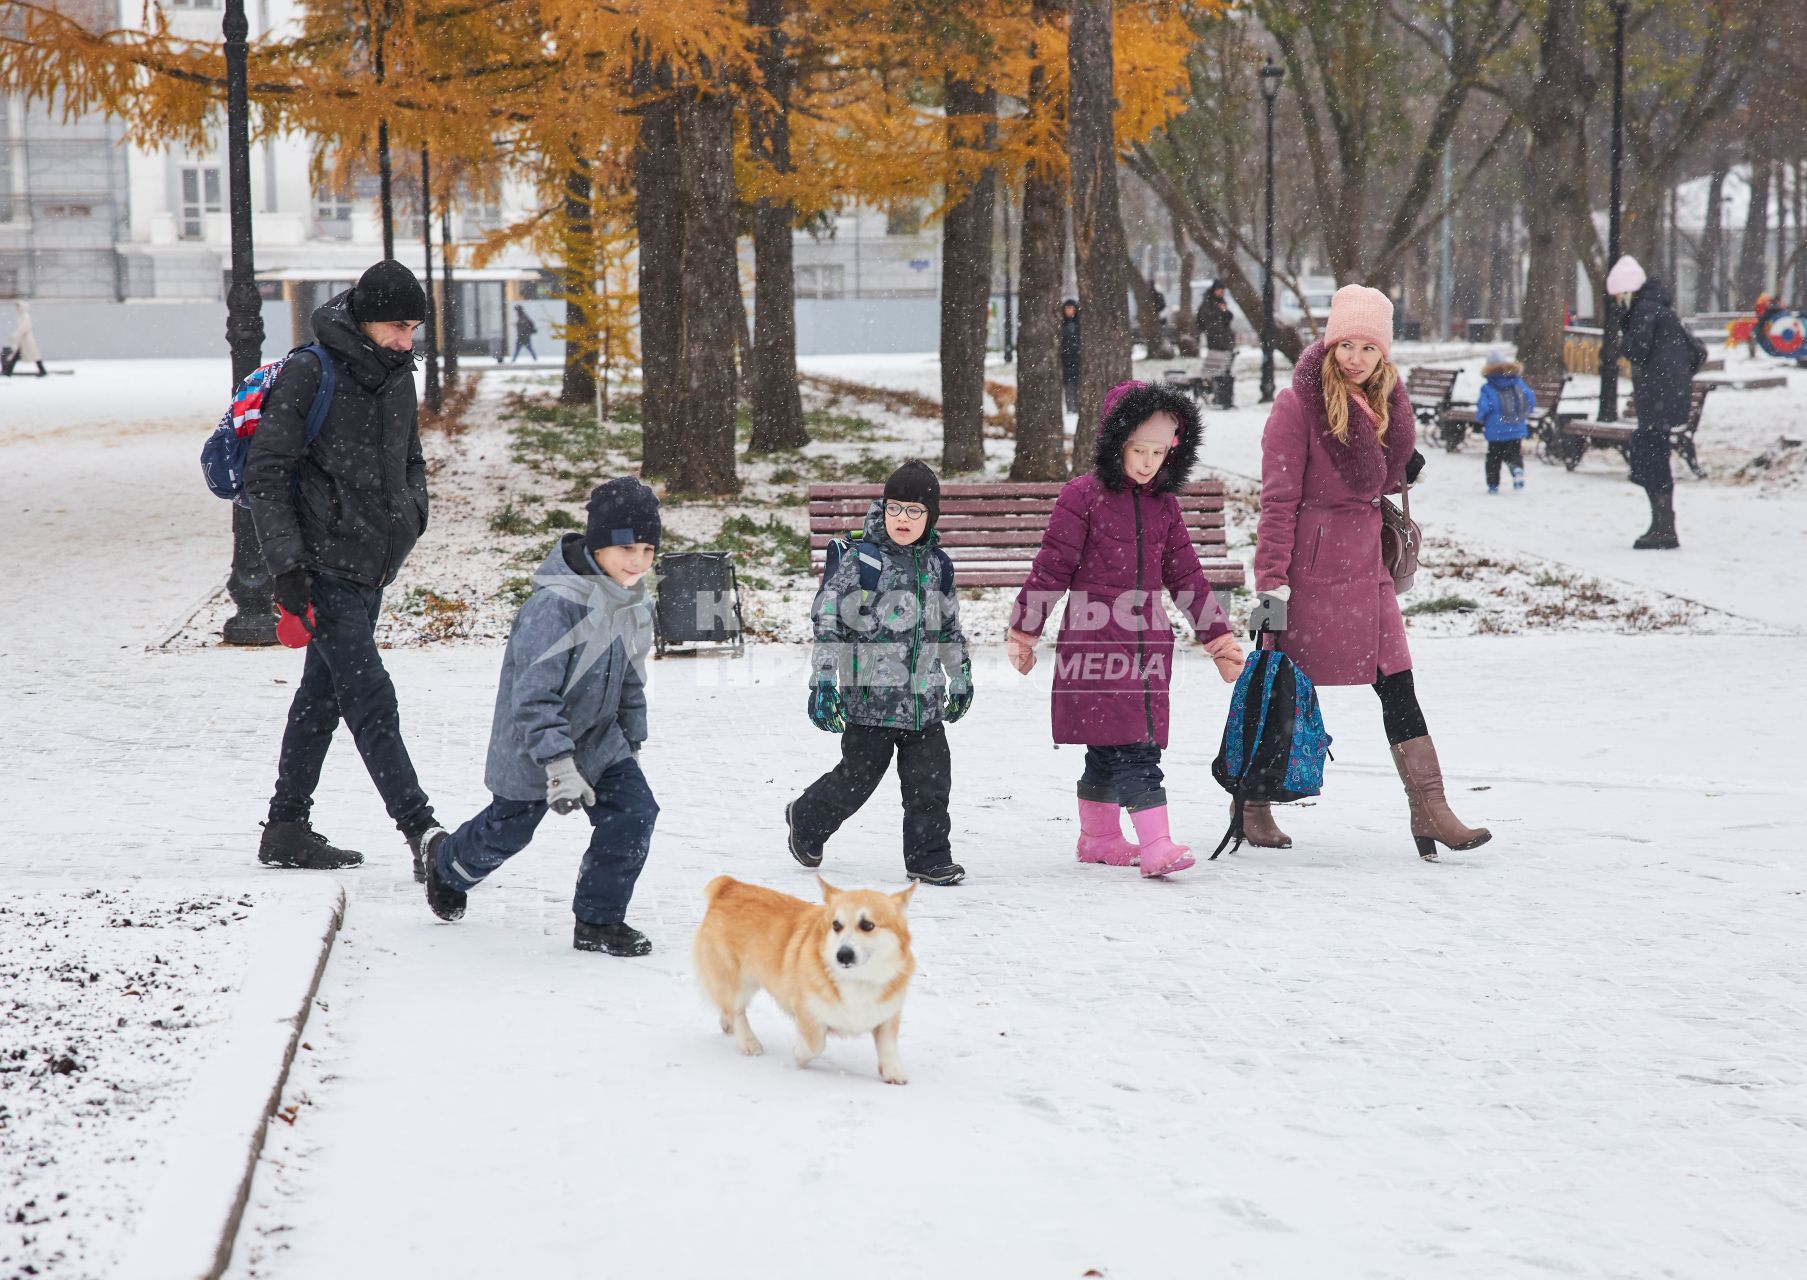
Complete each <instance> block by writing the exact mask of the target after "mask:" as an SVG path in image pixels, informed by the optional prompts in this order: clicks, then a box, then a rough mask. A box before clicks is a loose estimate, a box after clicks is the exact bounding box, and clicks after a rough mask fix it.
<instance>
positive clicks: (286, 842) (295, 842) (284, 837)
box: [257, 822, 364, 871]
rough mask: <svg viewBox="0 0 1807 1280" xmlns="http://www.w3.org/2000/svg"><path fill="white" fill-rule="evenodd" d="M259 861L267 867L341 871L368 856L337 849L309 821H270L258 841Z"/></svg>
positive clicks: (265, 825)
mask: <svg viewBox="0 0 1807 1280" xmlns="http://www.w3.org/2000/svg"><path fill="white" fill-rule="evenodd" d="M257 860H258V861H259V862H261V863H263V864H264V865H265V866H266V867H289V868H294V869H298V870H303V871H337V870H339V869H340V868H342V867H355V866H359V865H361V864H362V863H363V861H364V855H363V854H361V853H357V852H355V851H354V850H351V849H338V848H334V847H333V846H332V845H330V844H328V843H327V842H326V837H325V836H323V835H321V834H320V833H319V832H318V831H315V830H314V829H313V827H311V826H310V825H308V824H307V823H305V822H266V823H264V834H263V839H262V840H260V841H258V844H257Z"/></svg>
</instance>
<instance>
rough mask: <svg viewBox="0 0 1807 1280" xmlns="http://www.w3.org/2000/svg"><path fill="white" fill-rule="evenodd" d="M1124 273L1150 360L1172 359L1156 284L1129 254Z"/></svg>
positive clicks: (1139, 329) (1137, 326)
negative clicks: (1156, 298)
mask: <svg viewBox="0 0 1807 1280" xmlns="http://www.w3.org/2000/svg"><path fill="white" fill-rule="evenodd" d="M1123 271H1124V274H1126V275H1127V276H1128V277H1129V287H1130V291H1131V292H1133V293H1134V294H1135V295H1136V332H1137V333H1139V334H1140V335H1141V338H1142V347H1143V349H1144V350H1145V351H1147V352H1148V358H1149V359H1150V360H1167V359H1171V358H1172V356H1173V352H1172V350H1170V349H1169V348H1168V346H1167V339H1166V338H1165V337H1164V336H1163V335H1162V333H1161V311H1160V308H1159V307H1157V306H1155V301H1154V282H1153V281H1152V280H1150V279H1149V278H1148V277H1147V276H1145V275H1143V274H1142V272H1141V269H1140V268H1138V267H1137V266H1136V260H1135V258H1134V257H1132V256H1131V255H1129V254H1127V253H1126V254H1124V255H1123ZM1082 314H1083V313H1082Z"/></svg>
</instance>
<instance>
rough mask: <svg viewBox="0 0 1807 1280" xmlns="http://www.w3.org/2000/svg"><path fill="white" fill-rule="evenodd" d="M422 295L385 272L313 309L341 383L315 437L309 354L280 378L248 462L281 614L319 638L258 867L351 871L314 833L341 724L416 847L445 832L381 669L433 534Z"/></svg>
mask: <svg viewBox="0 0 1807 1280" xmlns="http://www.w3.org/2000/svg"><path fill="white" fill-rule="evenodd" d="M426 314H427V299H426V294H425V292H424V291H423V290H422V289H421V287H420V282H419V281H417V280H416V279H415V278H414V273H413V272H411V271H409V270H408V268H406V267H404V266H403V265H402V264H401V263H399V262H396V261H394V260H385V261H383V262H379V263H377V264H376V265H375V266H373V267H371V268H370V270H368V271H366V272H365V273H364V275H363V276H362V278H360V279H359V281H358V283H357V287H356V288H354V289H348V290H346V291H345V292H344V293H341V294H339V295H338V296H337V297H335V298H333V299H332V300H331V301H329V302H327V303H326V305H325V306H323V307H321V308H320V309H319V310H318V311H316V312H314V337H315V340H316V341H317V342H319V343H320V345H321V346H322V347H324V348H325V349H326V351H327V354H328V357H329V358H330V359H331V360H332V361H333V365H334V373H335V382H336V387H335V390H334V392H333V398H332V404H331V405H330V406H329V408H328V409H327V413H326V418H325V421H324V422H323V423H322V425H321V428H320V434H319V435H318V436H317V437H315V439H314V440H313V441H312V442H311V443H310V442H309V441H308V440H307V433H306V426H305V421H306V418H307V413H308V408H309V407H310V406H311V405H312V404H313V402H314V397H315V395H316V394H317V393H318V392H319V390H320V383H321V368H320V362H319V360H318V358H317V357H316V356H315V355H314V354H313V353H311V352H304V353H302V354H300V355H297V356H295V357H294V358H293V359H291V360H290V361H289V362H288V363H287V364H286V365H284V366H283V369H282V372H281V374H280V375H279V376H278V377H277V379H276V384H275V386H274V387H272V388H271V391H270V398H269V402H268V403H267V404H266V405H265V406H264V413H263V420H262V422H261V423H260V424H259V426H258V429H257V434H256V435H255V436H253V437H252V443H251V450H250V455H249V457H248V459H247V461H246V463H245V494H246V497H247V499H248V501H249V503H250V507H251V518H252V521H253V522H254V523H255V524H256V526H257V537H258V541H259V542H260V543H261V545H262V548H263V556H264V560H265V562H266V563H267V564H268V565H269V568H270V572H271V574H273V575H274V577H275V585H274V588H273V593H274V595H275V597H276V603H277V604H279V605H281V606H282V607H283V608H284V609H285V610H287V611H288V612H289V613H292V614H295V615H296V616H298V617H301V618H304V619H306V618H309V616H310V615H309V610H310V609H311V610H312V613H311V621H310V622H309V626H308V630H309V633H310V635H311V636H312V639H311V640H310V641H309V642H308V646H307V661H306V664H305V665H304V666H303V668H302V672H301V683H300V686H299V687H298V688H297V689H296V690H295V699H294V701H293V703H291V704H290V706H289V719H288V728H287V730H286V731H285V732H284V734H283V738H282V754H281V756H280V757H279V760H278V763H277V772H276V793H275V795H274V796H273V797H272V798H271V800H270V816H269V821H267V822H266V823H265V824H264V832H263V839H262V842H261V844H260V846H259V848H258V854H257V856H258V860H259V861H261V862H263V863H265V864H267V865H269V866H277V867H308V868H316V869H320V868H325V869H331V868H337V867H349V866H356V865H357V864H358V863H360V862H362V861H363V860H364V855H363V854H361V853H355V852H352V851H351V850H348V849H337V848H334V847H333V846H332V845H331V844H329V843H327V841H326V839H325V837H324V836H321V835H319V834H318V833H316V832H315V831H314V830H313V828H312V826H311V825H310V824H309V821H308V815H309V812H310V810H311V809H312V807H313V795H314V787H315V785H316V784H317V783H318V782H319V780H320V769H321V766H322V765H324V764H325V762H326V749H327V747H328V746H330V745H331V743H332V736H333V730H334V729H335V728H337V726H338V723H339V720H340V718H341V717H343V718H344V720H345V723H346V725H347V727H349V728H350V730H351V735H352V739H353V740H354V741H355V742H356V743H357V746H358V754H359V755H361V756H362V757H363V758H364V766H365V768H367V769H368V770H369V771H370V777H371V780H372V781H373V782H375V783H376V787H377V791H378V792H379V793H381V795H382V797H383V804H384V806H385V807H386V808H387V809H388V811H389V816H390V818H392V819H393V820H394V821H395V825H396V826H397V827H399V828H400V829H401V833H402V835H403V836H404V837H406V838H407V840H408V843H409V845H410V847H411V848H412V849H413V851H414V860H415V874H416V877H417V878H418V876H419V874H420V849H421V847H422V846H423V844H424V843H425V840H426V837H427V836H428V835H430V834H431V833H432V832H434V831H436V830H438V826H437V824H436V823H435V821H434V819H433V807H432V805H431V804H430V803H429V802H428V800H427V796H426V793H425V792H424V791H422V790H421V787H420V782H419V780H418V779H417V778H416V777H415V774H414V764H413V762H412V761H411V760H410V759H409V758H408V748H407V745H406V744H405V743H403V741H402V733H401V718H400V714H399V712H398V710H397V708H396V702H395V685H394V683H393V682H392V681H391V680H390V678H389V673H388V672H387V671H386V670H384V668H383V658H382V654H381V652H380V651H379V650H378V649H377V644H376V622H377V617H378V615H379V614H380V613H381V611H382V602H383V588H385V587H387V586H388V585H389V584H390V583H391V582H393V581H395V575H396V573H397V572H399V571H400V569H401V567H402V562H403V561H404V560H406V559H407V557H408V552H409V551H411V550H413V548H414V543H415V540H416V539H418V538H419V537H420V535H421V534H422V533H423V532H424V531H425V530H426V527H427V477H426V460H425V458H424V457H423V456H422V454H421V448H420V431H419V429H418V426H417V424H416V422H415V395H414V352H413V344H414V329H415V327H416V326H417V325H419V324H420V323H421V322H422V321H424V320H425V318H426Z"/></svg>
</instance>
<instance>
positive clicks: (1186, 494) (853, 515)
mask: <svg viewBox="0 0 1807 1280" xmlns="http://www.w3.org/2000/svg"><path fill="white" fill-rule="evenodd" d="M1060 490H1061V486H1060V485H1059V484H1054V483H1048V484H1032V483H1026V482H1005V483H1001V484H944V485H942V486H941V515H940V518H939V519H938V520H937V521H936V524H935V529H936V531H937V532H938V533H939V534H940V535H941V546H942V549H943V550H945V551H946V552H947V553H948V555H949V556H950V557H952V559H953V561H954V566H955V571H956V572H955V581H956V582H957V583H958V584H959V585H960V586H962V587H1020V586H1022V585H1023V583H1025V582H1027V581H1028V579H1029V569H1030V566H1031V564H1032V563H1033V562H1034V560H1035V553H1036V552H1037V551H1039V550H1040V549H1041V545H1042V531H1043V530H1045V529H1046V528H1047V527H1048V517H1049V515H1050V514H1052V512H1053V510H1054V500H1055V499H1056V498H1058V497H1059V496H1060ZM884 494H885V487H884V486H883V485H879V484H812V485H811V486H810V487H809V558H810V559H809V562H810V568H811V569H812V570H814V572H815V573H816V574H817V575H818V576H819V575H820V574H821V572H822V565H823V562H824V560H825V559H826V556H827V549H828V544H829V542H830V540H832V539H834V538H837V537H842V536H845V535H846V533H847V532H848V531H849V530H850V529H858V528H859V527H860V526H861V525H862V524H864V523H865V519H866V512H867V511H868V510H869V509H870V508H871V506H872V501H873V499H875V498H882V497H884ZM1177 496H1178V498H1179V501H1180V511H1181V512H1182V513H1183V514H1184V516H1185V519H1186V527H1187V528H1188V529H1189V530H1191V532H1192V545H1193V547H1194V548H1195V549H1196V550H1197V551H1198V558H1199V561H1200V562H1201V563H1202V564H1203V565H1204V570H1205V580H1206V581H1207V582H1209V583H1210V584H1211V590H1212V591H1213V592H1215V593H1216V595H1217V600H1218V603H1219V604H1221V605H1223V607H1224V612H1225V613H1228V612H1229V608H1230V594H1231V593H1232V592H1233V591H1235V589H1236V588H1237V587H1240V586H1242V585H1243V582H1244V579H1245V574H1244V570H1243V566H1242V562H1241V561H1239V560H1232V559H1230V558H1229V556H1228V555H1227V554H1226V551H1227V548H1226V544H1225V541H1224V496H1223V482H1222V481H1221V480H1202V481H1197V482H1194V483H1192V484H1189V485H1186V486H1185V487H1184V488H1182V489H1181V490H1180V491H1179V494H1178V495H1177Z"/></svg>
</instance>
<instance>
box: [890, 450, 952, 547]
mask: <svg viewBox="0 0 1807 1280" xmlns="http://www.w3.org/2000/svg"><path fill="white" fill-rule="evenodd" d="M885 501H886V502H914V503H917V504H918V505H920V506H924V507H927V508H928V511H929V522H928V524H926V525H924V526H923V530H922V532H923V533H924V535H927V534H928V532H929V531H930V530H931V529H933V528H934V527H935V521H936V520H937V519H939V518H940V516H941V480H940V478H939V477H937V476H936V475H935V472H934V469H933V468H931V467H930V466H929V464H928V463H926V462H915V461H910V462H906V463H904V464H903V466H901V467H899V468H898V469H897V470H895V471H893V472H892V473H891V478H890V479H889V480H887V481H885Z"/></svg>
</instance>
